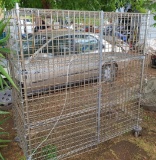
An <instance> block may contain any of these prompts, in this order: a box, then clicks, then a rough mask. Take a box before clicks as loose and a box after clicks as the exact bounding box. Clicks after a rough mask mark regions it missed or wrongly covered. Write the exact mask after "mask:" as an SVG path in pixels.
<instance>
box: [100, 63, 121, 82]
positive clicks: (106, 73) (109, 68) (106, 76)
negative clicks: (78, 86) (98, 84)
mask: <svg viewBox="0 0 156 160" xmlns="http://www.w3.org/2000/svg"><path fill="white" fill-rule="evenodd" d="M117 70H118V66H117V64H116V63H113V64H112V65H111V64H105V65H103V66H102V76H101V77H102V81H105V82H112V81H114V80H115V77H116V76H117Z"/></svg>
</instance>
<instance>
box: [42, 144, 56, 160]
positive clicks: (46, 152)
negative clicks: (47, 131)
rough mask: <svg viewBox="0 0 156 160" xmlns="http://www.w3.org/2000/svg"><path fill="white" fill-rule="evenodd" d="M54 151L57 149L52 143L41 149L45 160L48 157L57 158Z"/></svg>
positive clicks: (54, 159)
mask: <svg viewBox="0 0 156 160" xmlns="http://www.w3.org/2000/svg"><path fill="white" fill-rule="evenodd" d="M56 152H57V149H56V146H54V145H47V146H45V147H43V149H42V154H43V156H44V157H45V160H49V159H53V160H57V154H56Z"/></svg>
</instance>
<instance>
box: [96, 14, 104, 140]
mask: <svg viewBox="0 0 156 160" xmlns="http://www.w3.org/2000/svg"><path fill="white" fill-rule="evenodd" d="M100 18H101V19H100V47H99V86H98V87H99V92H98V113H97V136H98V137H97V140H98V143H100V113H101V93H102V85H101V78H102V75H101V72H102V41H103V24H104V12H103V11H101V13H100Z"/></svg>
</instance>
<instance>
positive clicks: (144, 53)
mask: <svg viewBox="0 0 156 160" xmlns="http://www.w3.org/2000/svg"><path fill="white" fill-rule="evenodd" d="M149 16H150V11H148V14H147V21H146V28H145V36H144V47H143V60H142V68H141V82H140V93H139V94H140V96H139V106H138V115H137V124H136V128H137V129H138V128H139V127H140V126H139V121H140V120H139V116H140V102H141V93H142V88H143V80H144V69H145V57H146V52H145V45H146V39H147V38H146V37H147V32H148V27H149Z"/></svg>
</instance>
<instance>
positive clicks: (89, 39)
mask: <svg viewBox="0 0 156 160" xmlns="http://www.w3.org/2000/svg"><path fill="white" fill-rule="evenodd" d="M98 47H99V42H98V40H97V39H96V38H95V37H93V36H90V35H89V36H84V38H82V37H79V38H75V50H76V51H77V52H79V53H84V52H92V51H95V50H97V49H98Z"/></svg>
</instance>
